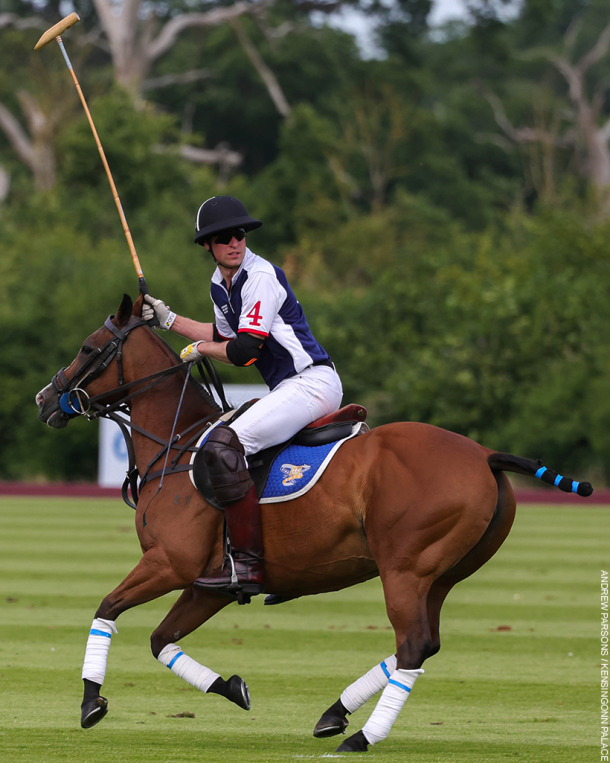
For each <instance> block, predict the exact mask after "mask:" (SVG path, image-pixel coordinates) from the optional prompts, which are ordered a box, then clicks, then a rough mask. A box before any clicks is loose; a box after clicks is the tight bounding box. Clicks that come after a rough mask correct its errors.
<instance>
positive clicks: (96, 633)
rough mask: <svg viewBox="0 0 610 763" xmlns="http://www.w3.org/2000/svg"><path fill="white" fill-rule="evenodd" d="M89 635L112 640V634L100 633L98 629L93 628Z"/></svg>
mask: <svg viewBox="0 0 610 763" xmlns="http://www.w3.org/2000/svg"><path fill="white" fill-rule="evenodd" d="M89 633H90V634H91V635H92V636H106V638H112V633H106V631H98V630H97V628H91V630H90V631H89Z"/></svg>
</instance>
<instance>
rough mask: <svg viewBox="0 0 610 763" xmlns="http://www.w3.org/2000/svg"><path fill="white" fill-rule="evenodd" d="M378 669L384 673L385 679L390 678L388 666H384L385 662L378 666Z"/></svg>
mask: <svg viewBox="0 0 610 763" xmlns="http://www.w3.org/2000/svg"><path fill="white" fill-rule="evenodd" d="M380 668H381V669H382V670H383V672H384V673H385V677H386V678H389V677H390V671H389V670H388V666H387V665H386V664H385V660H384V661H383V662H382V663H381V664H380Z"/></svg>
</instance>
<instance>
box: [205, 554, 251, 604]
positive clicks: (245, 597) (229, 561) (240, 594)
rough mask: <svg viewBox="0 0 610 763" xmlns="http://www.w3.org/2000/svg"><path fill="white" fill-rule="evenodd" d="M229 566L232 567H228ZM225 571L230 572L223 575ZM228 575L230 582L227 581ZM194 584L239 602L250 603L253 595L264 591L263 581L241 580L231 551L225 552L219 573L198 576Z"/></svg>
mask: <svg viewBox="0 0 610 763" xmlns="http://www.w3.org/2000/svg"><path fill="white" fill-rule="evenodd" d="M227 566H229V567H230V569H227ZM224 572H226V573H228V575H223V573H224ZM227 577H228V582H225V581H227ZM244 577H246V576H244ZM223 578H224V580H223ZM193 585H195V586H197V587H199V588H203V589H205V590H208V591H214V592H216V593H218V594H221V595H223V596H230V597H231V598H233V599H234V600H236V601H237V603H238V604H249V603H250V600H251V598H252V596H256V595H257V594H259V593H263V583H262V582H260V583H259V582H253V581H250V580H248V579H247V577H246V579H245V580H243V582H240V580H239V577H238V574H237V565H236V563H235V560H234V559H233V556H232V555H231V554H230V553H227V554H225V558H224V563H223V566H222V569H221V571H220V574H219V575H216V576H214V575H213V576H211V577H201V578H197V580H195V581H194V583H193Z"/></svg>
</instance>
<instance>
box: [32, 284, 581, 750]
mask: <svg viewBox="0 0 610 763" xmlns="http://www.w3.org/2000/svg"><path fill="white" fill-rule="evenodd" d="M141 308H142V297H141V296H140V297H139V298H138V300H137V301H136V302H135V304H134V303H132V300H131V298H130V297H129V296H127V295H125V296H124V297H123V300H122V302H121V304H120V306H119V308H118V310H117V313H116V315H114V316H110V317H109V318H108V319H107V320H106V322H105V324H104V325H103V326H102V327H100V328H99V329H98V330H97V331H95V332H94V333H93V334H91V335H90V336H89V337H87V339H85V341H84V343H83V344H82V346H81V348H80V350H79V352H78V354H77V355H76V357H75V359H74V360H73V361H72V363H71V364H70V365H69V366H68V367H67V368H65V369H61V370H60V371H59V372H58V373H57V375H56V376H55V377H54V378H53V381H52V382H51V384H49V385H48V386H46V387H45V388H44V389H43V390H41V391H40V392H39V393H38V394H37V396H36V403H37V405H38V408H39V414H38V416H39V419H40V420H41V421H43V422H46V423H47V424H48V425H50V426H52V427H54V428H57V429H60V428H63V427H64V426H66V425H67V424H68V422H69V421H70V419H71V418H73V417H75V416H76V415H78V413H81V414H85V415H87V416H88V417H89V418H96V417H98V416H109V417H112V416H113V414H116V412H117V411H120V410H124V411H128V412H129V415H130V424H129V427H130V433H131V434H128V435H127V438H126V439H127V440H128V445H129V448H130V449H131V451H132V456H133V461H134V464H135V468H134V470H133V473H132V474H131V483H132V487H133V485H134V481H135V478H136V477H137V476H139V480H140V482H139V487H136V490H137V491H139V497H138V500H137V501H136V503H137V506H136V505H135V504H134V507H135V508H136V514H135V524H136V530H137V533H138V538H139V540H140V544H141V547H142V551H143V555H142V557H141V559H140V561H139V562H138V564H137V565H136V566H135V567H134V569H133V570H132V571H131V572H130V573H129V574H128V575H127V577H126V578H125V579H124V580H123V582H122V583H120V584H119V585H118V586H117V588H115V589H114V591H112V592H111V593H109V594H108V595H107V596H106V597H105V598H104V599H103V601H102V602H101V604H100V606H99V608H98V609H97V612H96V613H95V617H94V620H93V624H92V627H91V630H90V633H89V637H88V641H87V648H86V653H85V659H84V665H83V680H84V686H85V689H84V696H83V702H82V705H81V725H82V726H83V727H84V728H89V727H91V726H93V725H95V724H96V723H98V722H99V721H100V720H101V719H102V718H103V717H104V716H105V715H106V713H107V708H108V702H107V700H106V699H105V698H104V697H102V696H101V695H100V689H101V686H102V684H103V682H104V677H105V672H106V663H107V656H108V651H109V647H110V641H111V638H112V636H113V634H114V633H116V625H115V621H116V619H117V618H118V617H119V615H120V614H121V613H123V612H125V611H126V610H127V609H129V608H130V607H135V606H138V605H139V604H144V603H145V602H148V601H151V600H153V599H156V598H158V597H160V596H163V595H164V594H166V593H169V592H170V591H175V590H181V591H182V593H181V594H180V596H179V598H178V599H177V601H176V602H175V604H174V605H173V606H172V607H171V609H170V611H169V613H168V614H167V615H166V617H165V618H164V620H163V621H162V622H161V624H160V625H159V626H158V627H157V628H156V629H155V631H154V632H153V633H152V636H151V649H152V653H153V655H154V656H155V657H156V658H157V659H158V660H159V661H160V662H162V664H164V665H166V666H167V667H169V668H170V669H171V670H172V672H174V673H176V674H177V675H178V676H180V677H181V678H183V679H185V680H186V681H187V682H189V683H190V684H191V685H193V686H195V687H197V688H199V689H200V690H202V691H204V692H213V693H216V694H220V695H222V696H225V697H226V698H227V699H229V700H230V701H232V702H234V703H236V704H237V705H238V706H240V707H242V708H244V709H246V710H248V709H250V694H249V690H248V686H247V684H246V683H245V682H244V680H243V679H242V678H241V677H240V676H237V675H235V676H231V677H230V678H229V679H227V680H225V679H223V678H222V677H221V676H220V675H218V674H217V673H215V672H214V671H213V670H211V669H209V668H207V667H205V666H204V665H201V664H199V663H197V662H196V661H195V660H193V659H192V658H190V657H189V656H188V655H186V654H184V652H183V651H182V650H181V648H180V647H179V646H178V645H177V644H176V642H177V641H179V640H180V639H181V638H184V637H185V636H187V635H188V634H190V633H192V632H193V631H194V630H195V629H197V628H198V627H199V626H200V625H203V623H205V622H206V621H207V620H209V619H210V618H211V617H212V616H213V615H215V614H216V613H217V612H219V611H220V610H221V609H223V607H226V606H227V604H229V603H231V601H232V599H231V598H230V597H227V596H226V595H222V594H218V593H213V592H210V591H208V590H206V589H204V588H201V587H198V586H197V584H196V581H197V579H198V578H199V577H200V576H205V575H209V574H212V573H214V572H215V571H216V570H218V569H219V568H220V567H221V565H222V563H223V555H224V547H223V544H224V530H223V514H222V512H221V511H219V510H218V509H217V508H215V507H213V506H212V505H211V504H209V503H207V502H206V501H205V500H204V498H203V497H202V495H201V494H200V493H199V492H198V491H197V490H196V489H195V487H194V486H193V483H192V481H191V479H190V478H189V475H188V468H189V467H188V463H189V461H190V457H191V455H192V450H193V447H192V444H193V442H194V435H196V434H197V433H199V431H200V430H202V428H204V427H205V426H206V425H208V424H209V422H213V421H216V420H217V419H218V417H219V416H220V414H221V413H222V411H221V409H220V407H219V406H218V405H217V403H216V402H215V401H214V398H213V396H212V395H211V394H210V390H209V389H208V390H206V389H204V388H202V386H201V384H199V383H198V382H196V381H195V380H194V378H193V377H192V375H191V374H190V366H187V365H185V364H183V363H180V361H179V358H178V356H177V354H176V353H175V352H174V351H173V350H172V349H171V348H170V347H169V345H168V344H167V343H166V342H164V341H163V340H162V339H161V338H160V337H159V336H158V335H157V334H156V333H155V332H154V331H152V330H151V329H150V328H149V327H148V326H147V325H146V324H145V322H144V321H143V320H142V318H141ZM121 428H122V429H124V430H125V428H126V427H125V425H122V424H121ZM124 434H125V431H124ZM136 470H137V473H136ZM505 471H511V472H516V473H520V474H525V475H529V476H533V477H537V478H539V479H542V480H543V481H545V482H549V483H552V484H555V485H556V486H557V487H559V488H561V489H562V490H566V491H572V492H574V493H577V494H578V495H582V496H586V495H590V494H591V493H592V488H591V486H590V484H589V483H586V482H580V483H579V482H573V481H572V480H570V479H568V478H566V477H562V476H561V475H558V474H556V473H555V472H552V471H550V470H549V469H547V468H546V467H544V466H543V465H542V464H541V463H540V462H539V461H533V460H531V459H527V458H520V457H517V456H513V455H510V454H506V453H497V452H495V451H493V450H490V449H488V448H486V447H484V446H482V445H480V444H478V443H476V442H474V441H473V440H471V439H469V438H467V437H464V436H462V435H459V434H456V433H453V432H450V431H447V430H444V429H441V428H438V427H435V426H431V425H427V424H423V423H416V422H402V423H393V424H386V425H383V426H379V427H374V428H373V429H371V430H370V431H368V432H366V433H365V434H362V435H359V436H356V437H353V438H352V439H350V440H348V441H346V442H345V443H344V444H343V445H342V447H341V448H339V450H338V451H337V452H336V454H335V456H334V458H333V459H332V461H331V462H330V464H329V466H328V468H327V469H326V471H325V472H324V474H323V475H322V477H321V478H320V479H319V481H318V482H317V483H316V484H315V485H314V486H313V487H312V488H311V489H310V490H309V492H306V493H305V494H303V495H301V496H300V497H298V498H296V499H294V500H293V502H292V503H293V505H291V506H290V507H289V510H287V509H286V506H285V503H282V502H279V503H267V504H264V505H263V507H262V513H263V532H264V544H265V580H266V584H265V588H266V591H267V592H270V593H274V594H276V595H278V596H281V597H286V598H296V597H299V596H305V595H312V594H318V593H322V592H327V591H335V590H339V589H342V588H345V587H347V586H351V585H354V584H356V583H360V582H363V581H365V580H369V579H371V578H373V577H376V576H379V577H380V578H381V581H382V584H383V594H384V598H385V604H386V609H387V614H388V617H389V620H390V622H391V624H392V627H393V629H394V633H395V639H396V652H395V654H394V655H391V656H389V657H388V658H386V659H385V660H383V661H382V662H380V663H379V664H378V665H376V666H374V667H373V668H371V670H370V671H368V673H366V674H365V675H364V676H361V677H360V678H358V679H357V680H356V681H355V682H354V683H353V684H351V685H350V686H348V687H347V688H346V689H345V690H344V691H343V692H342V694H341V696H340V698H339V699H338V700H337V701H336V702H335V703H334V704H333V705H331V706H330V707H329V708H328V709H327V710H326V711H325V712H324V713H323V715H322V716H321V718H320V720H319V722H318V724H317V725H316V727H315V730H314V735H315V736H317V737H326V736H332V735H334V734H339V733H343V732H344V731H345V728H346V727H347V725H348V720H347V716H348V715H349V714H350V713H353V712H354V711H355V710H356V709H358V707H360V706H361V705H363V704H364V703H365V702H366V701H368V700H369V699H370V698H371V697H373V696H374V695H375V694H377V693H379V692H381V696H380V698H379V699H378V701H377V704H376V706H375V708H374V710H373V712H372V714H371V716H370V717H369V719H368V720H367V722H366V723H365V725H364V726H363V728H362V729H361V730H360V731H358V732H356V733H355V734H353V735H352V736H350V737H348V738H347V739H346V740H345V741H344V742H343V744H341V745H340V746H339V747H338V750H337V751H341V752H362V751H365V750H367V747H368V745H369V744H375V743H377V742H379V741H381V740H382V739H384V738H386V737H387V736H388V734H389V733H390V730H391V728H392V725H393V723H394V721H395V720H396V717H397V716H398V713H399V711H400V709H401V708H402V706H403V705H404V702H405V701H406V699H407V697H408V695H409V692H410V691H411V689H412V688H413V684H414V683H415V680H416V678H417V677H418V676H419V675H420V674H421V673H423V669H422V665H423V664H424V662H425V660H427V659H428V658H429V657H431V656H432V655H434V654H436V653H437V652H438V651H439V649H440V637H439V619H440V613H441V607H442V605H443V602H444V601H445V598H446V596H447V594H448V593H449V591H450V590H451V589H452V587H453V586H454V585H455V584H456V583H458V582H459V581H461V580H463V579H464V578H466V577H468V576H469V575H471V574H472V573H474V572H475V571H476V570H478V569H479V568H480V567H481V566H482V565H483V564H485V563H486V562H487V561H488V560H489V559H490V558H491V557H492V556H493V554H494V553H495V552H496V551H497V550H498V549H499V548H500V546H501V544H502V543H503V541H504V540H505V538H506V537H507V535H508V533H509V531H510V528H511V525H512V522H513V518H514V515H515V507H516V503H515V498H514V494H513V490H512V487H511V485H510V482H509V481H508V479H507V477H506V475H505V474H504V472H505Z"/></svg>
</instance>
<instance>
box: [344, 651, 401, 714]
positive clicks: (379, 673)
mask: <svg viewBox="0 0 610 763" xmlns="http://www.w3.org/2000/svg"><path fill="white" fill-rule="evenodd" d="M395 670H396V655H395V654H392V655H390V656H389V657H386V659H385V660H384V661H383V662H380V663H379V665H375V667H374V668H371V669H370V670H369V672H368V673H365V674H364V675H363V676H361V677H360V678H359V679H358V680H357V681H354V683H353V684H350V685H349V686H348V687H347V689H345V690H344V691H343V694H341V702H342V704H343V707H344V708H345V709H346V710H347V711H348V712H349V713H355V712H356V710H358V708H359V707H362V705H364V703H365V702H368V701H369V699H370V698H371V697H374V696H375V694H377V692H380V691H381V690H382V689H383V688H384V687H385V686H387V685H388V679H389V678H390V676H391V675H392V673H393V672H394V671H395Z"/></svg>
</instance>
